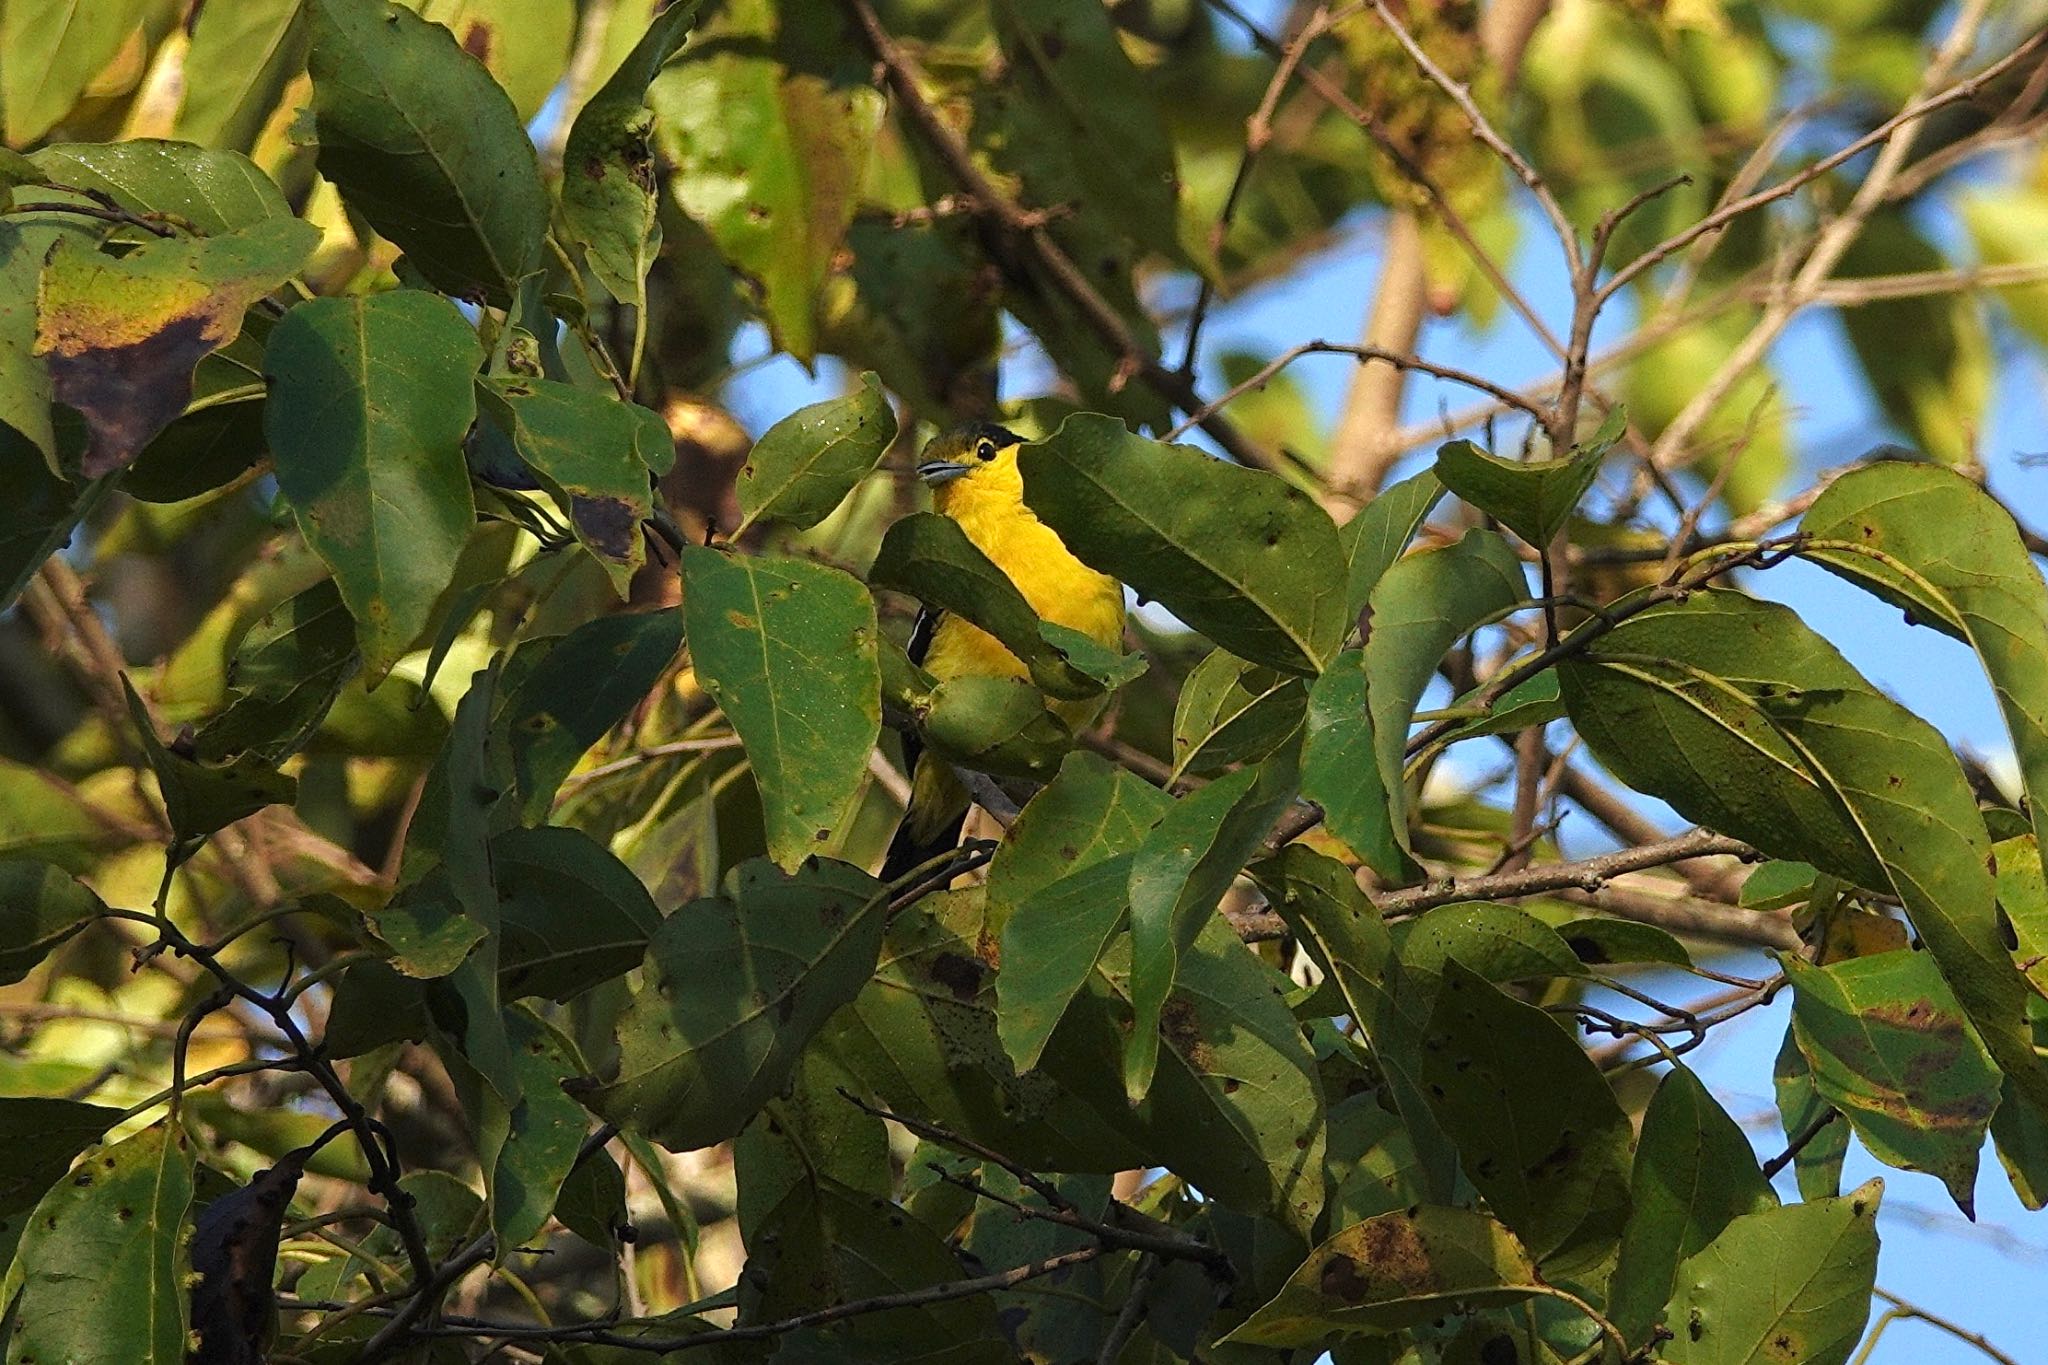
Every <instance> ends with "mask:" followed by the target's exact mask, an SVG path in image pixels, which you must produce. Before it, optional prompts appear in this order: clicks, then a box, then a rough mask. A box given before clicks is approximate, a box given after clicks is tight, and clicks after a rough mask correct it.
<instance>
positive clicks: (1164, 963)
mask: <svg viewBox="0 0 2048 1365" xmlns="http://www.w3.org/2000/svg"><path fill="white" fill-rule="evenodd" d="M1294 785H1295V759H1294V755H1293V754H1291V753H1287V752H1282V753H1279V754H1276V755H1274V756H1273V757H1272V758H1269V759H1267V760H1266V761H1265V762H1264V763H1261V764H1258V765H1257V766H1255V767H1250V768H1240V769H1238V770H1237V771H1236V772H1234V773H1231V774H1229V775H1228V776H1225V777H1220V778H1218V779H1216V780H1215V781H1214V782H1211V783H1209V784H1208V785H1207V786H1204V787H1201V788H1199V789H1197V790H1196V791H1194V792H1192V793H1190V794H1189V795H1187V796H1185V797H1182V798H1181V799H1180V800H1178V801H1176V802H1174V804H1173V805H1172V806H1171V807H1170V808H1169V809H1168V810H1167V811H1166V813H1165V814H1164V815H1162V816H1161V817H1160V819H1159V823H1158V824H1156V825H1154V826H1153V827H1152V829H1151V830H1150V831H1149V832H1148V833H1147V834H1146V835H1145V837H1144V839H1143V840H1142V841H1141V842H1140V843H1139V844H1138V846H1137V849H1136V851H1135V853H1134V855H1133V857H1132V859H1131V875H1130V881H1129V895H1130V906H1131V1008H1132V1010H1133V1012H1134V1013H1135V1014H1136V1016H1137V1027H1136V1028H1135V1029H1133V1030H1132V1033H1131V1036H1130V1041H1129V1042H1128V1044H1127V1045H1126V1046H1125V1049H1124V1089H1125V1091H1126V1092H1127V1093H1128V1094H1129V1095H1130V1097H1131V1099H1132V1100H1133V1101H1136V1100H1139V1099H1142V1098H1143V1097H1144V1095H1145V1092H1146V1090H1147V1089H1148V1088H1149V1087H1150V1086H1151V1084H1152V1074H1153V1068H1154V1066H1155V1065H1156V1064H1157V1061H1158V1055H1159V1036H1160V1031H1159V1024H1160V1020H1161V1017H1162V1015H1161V1011H1163V1010H1164V1008H1165V1006H1166V1001H1167V998H1168V997H1169V996H1170V995H1171V993H1172V991H1173V983H1174V978H1175V976H1176V975H1177V973H1178V970H1179V966H1180V958H1181V955H1182V954H1183V953H1185V952H1186V951H1187V950H1188V949H1189V948H1190V947H1192V946H1193V944H1194V942H1195V939H1196V937H1197V936H1198V935H1199V934H1200V933H1201V931H1202V928H1203V926H1204V925H1205V924H1208V923H1210V922H1212V921H1213V920H1214V919H1215V911H1216V905H1217V902H1218V901H1220V900H1221V899H1222V897H1223V893H1224V892H1225V891H1226V890H1228V889H1229V888H1230V884H1231V882H1232V881H1234V880H1236V878H1237V875H1238V872H1239V869H1241V868H1242V867H1243V866H1244V863H1245V860H1246V859H1247V858H1249V857H1251V855H1252V853H1253V851H1254V850H1256V849H1257V848H1258V846H1259V843H1260V841H1261V840H1263V839H1264V838H1265V837H1266V832H1267V831H1268V830H1270V829H1271V828H1272V827H1273V821H1274V820H1275V819H1276V818H1277V817H1278V816H1279V814H1280V812H1281V811H1282V810H1283V809H1284V808H1285V807H1286V806H1287V804H1288V803H1289V802H1290V801H1292V800H1293V799H1294Z"/></svg>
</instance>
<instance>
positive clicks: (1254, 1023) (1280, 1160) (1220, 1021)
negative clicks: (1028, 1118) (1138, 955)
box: [1045, 915, 1326, 1238]
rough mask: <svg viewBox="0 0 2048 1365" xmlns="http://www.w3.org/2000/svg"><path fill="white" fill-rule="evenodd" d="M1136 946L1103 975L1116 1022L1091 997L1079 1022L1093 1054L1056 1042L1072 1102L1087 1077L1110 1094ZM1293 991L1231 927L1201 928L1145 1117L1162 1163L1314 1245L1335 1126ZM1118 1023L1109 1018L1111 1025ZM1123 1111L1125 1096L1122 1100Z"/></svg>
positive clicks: (1052, 1055)
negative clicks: (1328, 1142)
mask: <svg viewBox="0 0 2048 1365" xmlns="http://www.w3.org/2000/svg"><path fill="white" fill-rule="evenodd" d="M1129 942H1130V940H1129V939H1119V940H1117V941H1116V942H1114V943H1112V944H1111V945H1110V947H1109V949H1108V950H1107V951H1106V952H1105V953H1104V954H1103V957H1102V960H1101V961H1100V962H1099V963H1097V965H1096V974H1097V977H1098V979H1099V980H1100V982H1101V983H1102V985H1103V986H1104V987H1106V988H1107V996H1108V998H1109V1001H1113V1002H1114V1006H1115V1008H1114V1012H1113V1013H1110V1012H1108V1011H1105V1010H1104V1009H1103V1008H1102V1005H1103V1004H1104V1003H1107V1002H1105V1000H1104V996H1103V995H1102V994H1100V993H1098V992H1097V991H1091V992H1090V995H1089V997H1088V1000H1087V1004H1089V1005H1092V1006H1094V1008H1093V1010H1092V1011H1091V1010H1089V1009H1085V1008H1079V1007H1077V1008H1076V1010H1075V1014H1076V1015H1080V1016H1084V1017H1083V1019H1082V1020H1081V1021H1080V1022H1081V1023H1082V1025H1083V1030H1084V1032H1086V1030H1087V1025H1088V1023H1089V1021H1088V1020H1087V1019H1086V1018H1085V1016H1087V1015H1088V1014H1090V1013H1091V1012H1092V1013H1093V1015H1094V1019H1093V1021H1092V1023H1093V1033H1092V1038H1091V1044H1090V1047H1089V1049H1088V1051H1086V1052H1085V1053H1083V1052H1081V1051H1079V1050H1078V1049H1076V1050H1074V1051H1071V1052H1070V1051H1068V1050H1067V1049H1065V1048H1063V1047H1062V1043H1063V1041H1064V1039H1063V1038H1062V1037H1060V1036H1059V1035H1055V1037H1054V1039H1053V1041H1052V1044H1051V1045H1050V1046H1049V1047H1048V1049H1047V1053H1046V1061H1045V1068H1046V1069H1047V1070H1048V1071H1050V1072H1051V1073H1052V1075H1053V1076H1054V1077H1055V1078H1056V1079H1058V1080H1059V1081H1060V1082H1061V1083H1062V1085H1063V1086H1064V1088H1065V1090H1066V1091H1067V1093H1069V1094H1075V1095H1079V1094H1085V1093H1087V1091H1086V1090H1084V1088H1083V1087H1084V1084H1086V1083H1088V1082H1084V1080H1083V1077H1082V1076H1081V1075H1080V1074H1077V1073H1080V1072H1082V1071H1083V1070H1084V1069H1086V1070H1087V1071H1088V1072H1089V1073H1090V1074H1089V1078H1088V1080H1089V1081H1090V1082H1092V1083H1093V1084H1095V1085H1098V1086H1100V1085H1103V1084H1104V1083H1105V1082H1106V1081H1107V1080H1108V1078H1107V1077H1105V1076H1103V1074H1102V1068H1105V1067H1107V1066H1108V1064H1109V1059H1110V1057H1111V1056H1113V1055H1114V1051H1113V1044H1112V1040H1114V1039H1119V1038H1120V1036H1121V1032H1122V1030H1123V1028H1124V1027H1125V1025H1126V1015H1125V1013H1124V1011H1125V1009H1129V1010H1131V1011H1132V1013H1133V1014H1135V1013H1136V1010H1137V990H1136V982H1135V980H1134V979H1133V977H1132V976H1131V975H1130V972H1131V967H1130V963H1131V958H1130V954H1129V952H1128V951H1127V945H1128V944H1129ZM1286 986H1287V981H1286V978H1284V977H1282V976H1281V975H1280V974H1279V973H1278V972H1276V971H1274V970H1273V969H1272V968H1271V967H1268V966H1267V965H1266V964H1265V963H1263V962H1261V961H1259V959H1258V958H1257V957H1254V956H1253V955H1252V954H1251V953H1250V952H1248V951H1247V950H1246V949H1245V946H1244V945H1243V944H1242V943H1239V942H1238V940H1237V935H1236V934H1235V933H1233V932H1231V929H1230V926H1229V925H1227V924H1225V923H1224V922H1223V920H1222V918H1221V917H1219V916H1215V915H1211V916H1209V917H1207V918H1206V919H1205V920H1204V921H1203V922H1202V924H1201V925H1200V932H1199V933H1198V934H1196V935H1195V938H1194V942H1193V944H1192V945H1190V946H1189V947H1188V948H1187V949H1186V950H1184V951H1183V952H1182V953H1181V954H1180V957H1179V961H1178V963H1177V964H1176V970H1175V974H1174V989H1173V993H1172V994H1171V995H1169V996H1168V997H1167V1000H1166V1003H1165V1005H1164V1006H1163V1007H1162V1008H1161V1010H1160V1013H1159V1022H1158V1024H1157V1025H1156V1026H1155V1027H1156V1032H1157V1034H1158V1036H1159V1039H1160V1046H1159V1049H1158V1052H1159V1056H1158V1065H1157V1070H1156V1072H1155V1074H1154V1076H1153V1078H1152V1084H1151V1087H1150V1089H1149V1091H1148V1092H1147V1095H1146V1098H1145V1101H1144V1104H1143V1107H1142V1108H1141V1109H1140V1111H1139V1112H1138V1114H1137V1115H1136V1118H1137V1119H1138V1121H1139V1122H1140V1123H1141V1124H1142V1125H1143V1127H1142V1130H1141V1131H1142V1133H1143V1135H1144V1138H1145V1140H1146V1142H1147V1144H1148V1146H1149V1147H1150V1148H1151V1150H1152V1151H1153V1152H1155V1153H1156V1154H1157V1157H1158V1160H1159V1163H1160V1164H1163V1165H1165V1166H1167V1167H1169V1168H1170V1169H1171V1170H1173V1171H1174V1172H1175V1173H1177V1174H1179V1175H1181V1176H1184V1177H1185V1178H1186V1179H1187V1182H1188V1183H1189V1184H1191V1185H1193V1186H1194V1187H1195V1188H1197V1189H1199V1190H1201V1191H1202V1193H1203V1194H1205V1195H1207V1196H1208V1197H1209V1198H1211V1199H1214V1200H1217V1201H1218V1202H1219V1203H1221V1204H1223V1205H1224V1206H1225V1207H1227V1208H1232V1209H1236V1210H1237V1211H1239V1212H1241V1213H1247V1214H1263V1215H1268V1216H1270V1217H1272V1218H1274V1219H1275V1220H1277V1221H1278V1222H1279V1223H1281V1224H1282V1225H1283V1226H1285V1227H1286V1228H1288V1229H1290V1230H1291V1231H1292V1232H1293V1233H1294V1235H1295V1236H1297V1237H1301V1238H1306V1237H1307V1236H1308V1235H1309V1234H1310V1231H1311V1229H1313V1228H1314V1226H1315V1222H1316V1215H1317V1214H1318V1213H1319V1212H1320V1211H1321V1209H1322V1204H1323V1140H1324V1129H1325V1127H1326V1121H1325V1117H1324V1109H1325V1102H1324V1097H1323V1090H1322V1084H1321V1082H1320V1081H1319V1079H1318V1078H1317V1074H1316V1065H1315V1055H1314V1054H1313V1053H1312V1052H1310V1051H1309V1047H1308V1043H1307V1041H1306V1040H1305V1039H1303V1037H1302V1034H1301V1026H1300V1025H1299V1024H1298V1023H1297V1022H1296V1021H1295V1019H1294V1016H1293V1015H1292V1014H1291V1013H1289V1011H1288V1009H1287V1005H1286V1002H1285V1000H1284V999H1283V998H1282V996H1283V993H1284V991H1285V990H1286ZM1105 1015H1107V1017H1105ZM1110 1100H1111V1102H1112V1103H1116V1102H1117V1100H1116V1097H1114V1096H1111V1097H1110Z"/></svg>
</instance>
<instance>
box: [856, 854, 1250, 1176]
mask: <svg viewBox="0 0 2048 1365" xmlns="http://www.w3.org/2000/svg"><path fill="white" fill-rule="evenodd" d="M984 909H985V905H984V898H983V888H981V887H972V888H968V889H966V890H962V891H954V892H942V893H940V894H937V895H933V896H927V897H925V898H924V899H923V900H921V901H919V902H918V904H917V909H916V912H915V913H906V914H902V915H898V916H897V917H896V918H895V920H894V922H893V923H891V925H890V926H889V932H888V935H887V938H886V939H885V941H884V944H883V948H882V955H881V960H880V962H879V964H878V965H877V967H876V969H875V974H874V978H873V980H871V981H870V982H869V983H868V984H867V985H866V986H865V987H863V988H862V989H861V992H860V995H859V996H858V997H857V998H856V999H855V1001H854V1003H853V1004H852V1005H850V1006H848V1007H847V1008H845V1009H844V1010H842V1011H840V1013H839V1014H838V1015H836V1016H835V1017H834V1018H833V1020H832V1022H831V1024H830V1025H828V1026H827V1028H826V1030H825V1033H824V1035H823V1036H822V1038H821V1040H820V1041H821V1043H822V1044H823V1045H824V1046H826V1047H828V1048H829V1049H830V1050H831V1052H832V1054H833V1055H834V1056H835V1057H837V1058H838V1059H839V1060H840V1062H841V1063H842V1064H843V1065H844V1066H845V1067H846V1069H847V1070H848V1071H849V1072H850V1073H852V1074H853V1075H854V1076H855V1077H857V1078H858V1080H859V1082H860V1085H859V1089H860V1090H861V1091H863V1092H865V1094H867V1095H870V1096H873V1097H875V1098H878V1099H880V1100H881V1101H882V1102H883V1103H885V1104H886V1105H887V1106H888V1107H889V1108H891V1109H893V1110H897V1111H898V1112H901V1113H908V1114H915V1115H918V1116H920V1117H923V1118H926V1119H929V1120H931V1121H932V1122H934V1123H938V1124H942V1125H943V1126H945V1127H947V1128H949V1129H951V1130H952V1131H954V1132H956V1133H966V1134H970V1135H972V1136H974V1137H975V1138H976V1139H977V1140H979V1141H982V1142H985V1143H987V1144H989V1145H990V1146H992V1147H995V1148H996V1149H997V1150H999V1151H1001V1152H1002V1153H1003V1154H1004V1155H1005V1156H1008V1157H1010V1158H1012V1159H1014V1160H1017V1161H1020V1162H1023V1163H1025V1164H1026V1165H1028V1166H1031V1167H1032V1168H1034V1169H1038V1170H1045V1169H1057V1170H1087V1171H1105V1172H1107V1171H1119V1170H1126V1169H1129V1168H1130V1167H1132V1166H1133V1165H1144V1164H1147V1163H1148V1162H1150V1161H1151V1160H1152V1157H1151V1154H1150V1153H1149V1152H1148V1151H1147V1149H1146V1145H1145V1144H1146V1138H1145V1134H1144V1133H1143V1132H1142V1131H1139V1130H1138V1129H1137V1125H1136V1124H1135V1123H1134V1122H1133V1120H1132V1118H1131V1115H1130V1109H1129V1106H1128V1105H1127V1104H1126V1103H1125V1102H1124V1097H1123V1092H1122V1089H1121V1087H1119V1086H1118V1085H1117V1084H1116V1081H1115V1075H1114V1071H1113V1067H1112V1065H1111V1063H1112V1059H1113V1058H1114V1057H1115V1055H1116V1048H1117V1046H1118V1045H1119V1042H1120V1040H1119V1039H1116V1038H1108V1039H1104V1038H1103V1037H1101V1036H1100V1035H1097V1036H1095V1037H1093V1038H1090V1039H1089V1040H1088V1041H1087V1042H1086V1043H1085V1044H1083V1043H1078V1042H1074V1041H1071V1040H1070V1039H1069V1038H1068V1037H1066V1036H1061V1037H1060V1038H1058V1039H1057V1040H1056V1042H1055V1044H1054V1045H1053V1046H1052V1047H1051V1048H1050V1049H1049V1051H1048V1054H1047V1057H1046V1059H1045V1065H1043V1066H1041V1067H1040V1068H1039V1069H1038V1070H1034V1071H1031V1072H1027V1073H1022V1074H1020V1073H1019V1072H1018V1071H1017V1070H1016V1069H1015V1068H1014V1067H1012V1066H1011V1065H1010V1061H1009V1058H1008V1057H1007V1056H1006V1055H1005V1053H1004V1051H1003V1045H1002V1042H1001V1040H1000V1038H999V1037H998V1035H997V1012H996V999H997V997H996V991H997V979H998V976H999V974H998V973H997V972H996V971H994V970H993V968H992V967H991V966H990V964H989V962H988V960H987V959H988V957H989V956H990V955H991V954H990V952H989V950H990V947H991V945H992V944H993V942H994V940H993V938H992V936H991V933H990V924H989V921H988V918H987V916H986V915H985V913H984ZM1091 997H1092V992H1091ZM1102 1013H1103V1010H1102V1008H1101V1007H1100V1005H1099V1004H1098V1005H1097V1006H1096V1008H1094V1009H1093V1010H1092V1011H1091V1010H1084V1009H1079V1008H1077V1009H1076V1010H1075V1012H1074V1014H1075V1019H1074V1021H1073V1022H1072V1023H1071V1024H1070V1027H1072V1028H1075V1029H1077V1030H1081V1031H1082V1034H1083V1036H1085V1035H1086V1031H1087V1030H1088V1029H1089V1028H1090V1027H1092V1026H1098V1025H1100V1024H1101V1022H1102V1018H1101V1016H1102ZM1069 1054H1072V1055H1073V1056H1074V1057H1075V1058H1076V1059H1077V1060H1076V1061H1075V1062H1074V1064H1073V1065H1072V1066H1071V1067H1070V1068H1069V1067H1068V1066H1067V1065H1066V1063H1067V1062H1068V1060H1069ZM1055 1064H1058V1065H1059V1069H1058V1070H1057V1072H1055ZM1212 1145H1213V1144H1212ZM1238 1172H1239V1175H1240V1176H1246V1175H1249V1173H1250V1168H1249V1167H1244V1168H1238Z"/></svg>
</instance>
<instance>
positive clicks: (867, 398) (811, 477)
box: [733, 371, 896, 537]
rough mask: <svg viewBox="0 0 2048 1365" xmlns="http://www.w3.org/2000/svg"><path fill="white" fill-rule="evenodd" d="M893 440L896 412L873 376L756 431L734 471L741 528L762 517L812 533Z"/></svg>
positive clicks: (734, 533) (736, 531)
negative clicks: (756, 436)
mask: <svg viewBox="0 0 2048 1365" xmlns="http://www.w3.org/2000/svg"><path fill="white" fill-rule="evenodd" d="M895 439H896V410H895V409H894V408H892V407H890V406H889V397H888V395H887V394H885V393H883V392H882V383H881V381H880V380H879V379H877V378H876V377H875V375H874V373H873V372H872V371H870V372H868V373H865V374H863V375H861V377H860V388H859V389H858V390H857V391H855V392H853V393H849V394H846V395H844V396H842V397H839V398H828V399H826V400H825V401H824V402H822V403H812V404H811V405H810V406H808V407H802V408H798V409H797V410H796V411H795V412H792V413H791V414H789V416H787V417H785V418H783V419H782V420H781V421H779V422H777V423H776V424H775V425H774V426H772V427H770V428H768V430H766V431H764V432H762V433H761V439H760V440H758V441H756V442H754V448H753V449H752V450H750V451H748V452H747V462H746V463H745V464H743V465H741V466H740V473H739V480H738V483H737V486H736V488H735V492H736V494H737V496H738V498H739V503H740V514H741V518H742V520H741V523H740V525H741V528H744V527H746V526H748V525H750V524H752V523H753V522H755V521H758V520H760V519H761V518H763V517H770V518H773V519H774V520H776V521H782V522H787V523H788V524H790V525H791V526H794V527H796V528H797V529H798V530H809V529H810V528H811V527H813V526H816V525H817V524H818V523H819V522H821V521H823V520H824V519H825V518H826V517H829V516H831V515H832V513H833V511H834V510H836V509H837V508H838V506H839V504H840V503H841V502H843V501H845V499H846V495H847V494H848V493H851V492H852V491H853V488H854V485H855V484H857V483H859V482H860V481H861V480H862V479H863V478H866V477H867V474H868V471H869V470H871V469H873V468H874V467H875V465H876V463H877V462H878V461H880V460H881V458H882V456H883V455H884V454H886V453H887V452H888V449H889V445H890V443H891V442H893V441H894V440H895ZM891 529H892V530H893V529H894V528H891ZM733 535H734V536H735V537H737V536H738V535H739V531H738V530H735V531H734V532H733Z"/></svg>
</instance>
